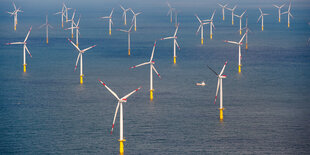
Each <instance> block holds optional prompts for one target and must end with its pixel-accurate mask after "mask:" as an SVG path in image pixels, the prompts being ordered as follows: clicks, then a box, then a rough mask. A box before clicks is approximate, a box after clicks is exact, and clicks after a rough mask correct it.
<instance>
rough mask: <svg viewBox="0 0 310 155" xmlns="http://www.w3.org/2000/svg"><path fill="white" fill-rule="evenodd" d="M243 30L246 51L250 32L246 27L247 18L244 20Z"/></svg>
mask: <svg viewBox="0 0 310 155" xmlns="http://www.w3.org/2000/svg"><path fill="white" fill-rule="evenodd" d="M244 29H245V33H246V35H245V49H246V50H247V49H248V33H249V32H250V31H251V30H250V29H249V27H248V16H247V17H246V20H245V27H244V28H243V29H242V30H244Z"/></svg>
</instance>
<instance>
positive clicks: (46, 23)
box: [39, 15, 53, 44]
mask: <svg viewBox="0 0 310 155" xmlns="http://www.w3.org/2000/svg"><path fill="white" fill-rule="evenodd" d="M43 26H46V44H48V27H50V28H53V26H52V25H50V24H49V23H48V16H47V15H46V22H45V24H43V25H41V26H40V27H39V28H42V27H43Z"/></svg>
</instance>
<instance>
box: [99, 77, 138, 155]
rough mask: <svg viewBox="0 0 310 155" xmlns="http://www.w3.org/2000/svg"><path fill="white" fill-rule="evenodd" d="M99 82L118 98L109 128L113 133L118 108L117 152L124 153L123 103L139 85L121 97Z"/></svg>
mask: <svg viewBox="0 0 310 155" xmlns="http://www.w3.org/2000/svg"><path fill="white" fill-rule="evenodd" d="M99 82H100V83H101V84H102V85H103V86H104V87H105V88H107V89H108V91H109V92H110V93H111V94H113V96H114V97H115V98H116V99H117V100H118V102H117V106H116V109H115V113H114V118H113V125H112V129H111V134H112V133H113V129H114V124H115V119H116V116H117V112H118V109H119V111H120V115H119V126H120V128H119V142H120V145H119V152H120V154H123V153H124V143H123V142H124V141H126V140H125V139H124V127H123V103H126V102H127V98H128V97H129V96H130V95H132V94H133V93H135V92H136V91H138V90H139V89H141V87H139V88H137V89H135V90H134V91H132V92H130V93H129V94H127V95H125V96H124V97H122V98H119V97H118V96H117V94H116V93H115V92H114V91H113V90H111V89H110V88H109V87H108V86H107V85H106V84H105V83H103V82H102V81H101V80H99Z"/></svg>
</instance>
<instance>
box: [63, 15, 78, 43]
mask: <svg viewBox="0 0 310 155" xmlns="http://www.w3.org/2000/svg"><path fill="white" fill-rule="evenodd" d="M80 19H81V18H79V20H78V22H77V23H76V24H75V23H74V27H70V28H67V29H65V30H68V29H72V30H73V29H75V30H76V31H75V39H76V43H75V44H76V46H77V47H79V35H80V27H79V24H80Z"/></svg>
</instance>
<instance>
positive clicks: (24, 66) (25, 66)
mask: <svg viewBox="0 0 310 155" xmlns="http://www.w3.org/2000/svg"><path fill="white" fill-rule="evenodd" d="M26 65H27V64H23V66H24V72H26Z"/></svg>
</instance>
